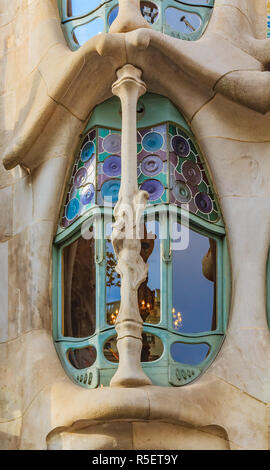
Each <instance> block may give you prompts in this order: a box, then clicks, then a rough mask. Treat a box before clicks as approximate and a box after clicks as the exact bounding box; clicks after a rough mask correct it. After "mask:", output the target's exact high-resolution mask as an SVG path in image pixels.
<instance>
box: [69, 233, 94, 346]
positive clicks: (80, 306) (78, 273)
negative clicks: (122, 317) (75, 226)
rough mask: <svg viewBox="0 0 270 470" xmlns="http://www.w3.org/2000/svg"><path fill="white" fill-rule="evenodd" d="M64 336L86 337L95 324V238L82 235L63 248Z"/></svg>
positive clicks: (90, 333)
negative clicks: (85, 237)
mask: <svg viewBox="0 0 270 470" xmlns="http://www.w3.org/2000/svg"><path fill="white" fill-rule="evenodd" d="M63 284H64V285H63V294H64V322H63V323H64V325H63V328H64V332H63V334H64V336H71V337H75V338H84V337H87V336H90V335H92V334H93V333H94V332H95V328H96V266H95V246H94V238H92V239H91V240H85V239H84V238H79V239H78V240H76V241H75V242H74V243H72V244H71V245H69V246H67V247H66V248H64V250H63Z"/></svg>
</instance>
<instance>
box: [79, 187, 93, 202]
mask: <svg viewBox="0 0 270 470" xmlns="http://www.w3.org/2000/svg"><path fill="white" fill-rule="evenodd" d="M94 196H95V188H94V185H93V184H88V185H87V186H85V188H84V190H83V193H82V196H81V202H82V204H83V205H86V204H89V203H90V202H92V201H93V199H94Z"/></svg>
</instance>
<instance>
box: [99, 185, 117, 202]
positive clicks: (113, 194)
mask: <svg viewBox="0 0 270 470" xmlns="http://www.w3.org/2000/svg"><path fill="white" fill-rule="evenodd" d="M119 189H120V180H115V179H112V180H108V181H105V183H103V185H102V187H101V195H102V198H103V199H106V200H107V201H108V202H112V203H113V204H114V203H115V202H116V201H117V200H118V193H119Z"/></svg>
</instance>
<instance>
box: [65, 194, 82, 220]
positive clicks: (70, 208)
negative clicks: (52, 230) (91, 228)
mask: <svg viewBox="0 0 270 470" xmlns="http://www.w3.org/2000/svg"><path fill="white" fill-rule="evenodd" d="M79 208H80V203H79V201H78V199H76V198H73V199H71V200H70V201H69V203H68V205H67V208H66V218H67V219H68V220H73V219H74V217H76V215H77V214H78V212H79Z"/></svg>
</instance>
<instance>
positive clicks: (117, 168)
mask: <svg viewBox="0 0 270 470" xmlns="http://www.w3.org/2000/svg"><path fill="white" fill-rule="evenodd" d="M103 172H104V173H105V174H106V175H107V176H120V175H121V158H120V157H117V156H116V155H112V156H111V157H108V158H106V160H105V162H104V163H103Z"/></svg>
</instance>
